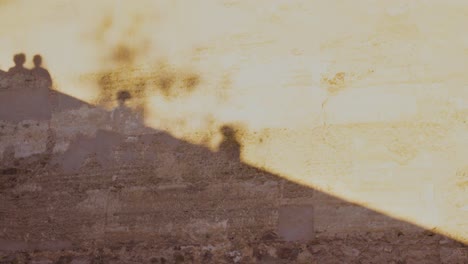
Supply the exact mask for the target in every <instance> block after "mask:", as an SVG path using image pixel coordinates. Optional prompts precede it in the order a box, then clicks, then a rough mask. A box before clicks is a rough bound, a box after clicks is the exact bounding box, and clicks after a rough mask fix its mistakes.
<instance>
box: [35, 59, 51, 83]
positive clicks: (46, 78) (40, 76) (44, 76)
mask: <svg viewBox="0 0 468 264" xmlns="http://www.w3.org/2000/svg"><path fill="white" fill-rule="evenodd" d="M33 62H34V68H32V69H31V75H32V78H33V80H34V82H35V83H34V86H35V87H36V88H37V89H45V90H49V89H51V88H52V78H51V77H50V73H49V71H48V70H46V69H44V68H43V67H42V56H41V55H35V56H34V58H33Z"/></svg>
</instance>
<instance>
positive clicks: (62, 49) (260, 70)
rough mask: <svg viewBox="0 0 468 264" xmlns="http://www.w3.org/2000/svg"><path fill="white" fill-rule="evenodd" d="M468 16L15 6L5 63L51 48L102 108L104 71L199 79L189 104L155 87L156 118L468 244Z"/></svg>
mask: <svg viewBox="0 0 468 264" xmlns="http://www.w3.org/2000/svg"><path fill="white" fill-rule="evenodd" d="M19 14H21V15H19ZM467 14H468V3H467V2H466V1H462V0H460V1H455V0H449V1H438V0H426V1H406V0H399V1H377V0H358V1H340V0H331V1H321V0H317V1H310V0H307V1H306V0H291V1H281V0H276V1H272V0H258V1H249V0H242V1H241V0H226V1H215V0H204V1H181V0H177V1H175V0H174V1H143V0H140V1H137V2H135V1H114V0H112V1H111V0H107V1H91V0H90V1H60V0H55V1H54V0H44V1H20V0H18V1H6V2H5V3H4V4H2V2H0V68H1V69H3V70H6V69H7V68H8V67H10V66H11V65H12V55H13V54H15V53H17V52H25V53H26V54H27V56H28V60H30V59H31V58H32V56H33V55H34V54H35V53H40V54H42V55H43V57H44V60H45V64H46V66H47V68H48V69H49V70H50V72H51V73H52V75H53V78H54V82H55V88H56V89H58V90H60V91H62V92H65V93H67V94H70V95H72V96H75V97H77V98H80V99H83V100H85V101H88V102H90V103H95V102H97V101H98V96H99V95H100V91H99V86H98V84H97V81H96V78H95V76H96V74H97V75H99V74H100V73H105V72H109V71H119V70H120V71H123V75H124V76H126V77H128V78H134V77H138V76H143V75H145V74H144V73H143V72H149V73H151V72H158V68H157V67H159V66H158V65H161V63H166V64H167V65H170V68H171V69H170V70H171V71H173V72H175V74H179V73H185V72H187V73H194V74H197V75H199V76H200V83H199V85H198V86H197V88H196V89H195V90H194V91H192V92H187V93H185V92H180V93H179V94H178V96H172V97H165V96H163V95H162V94H161V93H159V92H157V91H154V90H151V89H150V88H151V87H149V88H148V89H149V90H148V91H147V94H146V95H147V97H146V98H145V99H144V103H145V107H146V119H145V122H146V124H147V125H149V126H152V127H154V128H157V129H164V130H167V131H170V132H171V133H173V134H174V135H176V136H178V137H181V138H185V139H188V140H190V141H192V142H194V143H199V144H201V143H203V144H206V145H207V146H209V147H211V148H213V149H215V148H216V144H217V142H219V135H218V136H212V135H213V133H214V135H216V133H217V129H218V127H219V126H220V125H222V124H224V123H239V124H242V125H243V126H244V129H243V134H242V142H243V144H244V149H243V159H244V160H245V161H246V162H248V163H250V164H253V165H256V166H261V167H264V168H266V169H268V170H270V171H273V172H277V173H280V174H281V175H283V176H284V177H287V178H288V179H290V180H294V181H297V182H301V183H303V184H306V185H308V186H312V187H314V188H318V189H320V190H324V191H326V192H328V193H332V194H334V195H337V196H339V197H341V198H343V199H346V200H350V201H354V202H357V203H359V204H362V205H364V206H367V207H369V208H373V209H376V210H378V211H380V212H383V213H385V214H388V215H391V216H394V217H397V218H400V219H404V220H407V221H410V222H412V223H415V224H418V225H421V226H423V227H426V228H430V229H434V228H435V230H436V231H438V232H441V233H444V234H447V235H449V236H452V237H455V238H457V239H459V240H462V241H468V209H467V208H468V193H467V182H468V178H467V176H466V173H467V171H468V126H467V125H466V124H465V123H466V121H467V119H468V112H467V111H466V109H467V107H468V103H467V100H468V92H467V91H468V90H467V87H466V86H467V84H468V77H467V74H466V71H467V69H468V37H467V35H466V34H465V31H466V29H465V26H466V24H467V22H468V21H467ZM119 46H121V47H126V48H128V49H129V50H130V51H131V56H132V57H131V59H128V60H127V61H125V60H124V61H122V60H120V61H116V60H114V59H113V54H114V52H115V50H116V49H117V48H118V47H119ZM28 63H30V62H28ZM29 66H30V64H29ZM135 69H136V70H135ZM93 76H94V77H93ZM93 78H94V79H93ZM129 85H132V84H131V83H130V84H129ZM129 88H132V87H129ZM211 137H213V138H211Z"/></svg>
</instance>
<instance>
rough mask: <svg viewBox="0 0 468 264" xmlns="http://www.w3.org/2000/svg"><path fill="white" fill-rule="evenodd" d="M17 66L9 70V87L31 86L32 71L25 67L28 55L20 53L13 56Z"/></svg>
mask: <svg viewBox="0 0 468 264" xmlns="http://www.w3.org/2000/svg"><path fill="white" fill-rule="evenodd" d="M13 61H14V63H15V66H13V67H11V68H10V69H9V70H8V73H7V77H8V79H9V85H8V86H9V88H25V87H26V86H29V85H30V83H31V81H32V80H33V79H32V76H31V71H30V70H28V69H26V68H25V67H24V63H25V62H26V55H24V53H19V54H16V55H14V56H13Z"/></svg>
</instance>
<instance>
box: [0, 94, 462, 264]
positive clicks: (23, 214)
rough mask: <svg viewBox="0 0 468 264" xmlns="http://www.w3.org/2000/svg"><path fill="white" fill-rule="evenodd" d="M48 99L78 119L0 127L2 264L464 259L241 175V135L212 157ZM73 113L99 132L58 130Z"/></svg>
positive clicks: (441, 241) (448, 246) (449, 246)
mask: <svg viewBox="0 0 468 264" xmlns="http://www.w3.org/2000/svg"><path fill="white" fill-rule="evenodd" d="M19 93H21V91H20V92H19ZM50 95H51V97H50V98H52V96H54V98H56V99H58V100H59V101H69V102H72V103H73V104H74V105H75V107H72V109H58V108H57V107H54V104H52V103H50V102H49V101H46V103H47V104H49V106H51V108H50V109H51V112H50V116H51V119H49V120H44V121H43V120H40V119H37V120H35V119H34V118H31V119H32V120H33V121H31V120H30V121H19V122H12V121H11V120H7V121H4V125H3V126H2V131H1V132H2V135H4V136H3V137H9V138H10V140H8V141H4V140H2V145H3V146H4V151H3V158H2V166H1V168H2V170H1V177H0V200H1V201H2V203H1V204H0V216H1V218H0V226H1V227H2V228H1V230H0V238H1V239H0V252H1V253H0V254H1V255H0V257H1V258H0V259H1V263H75V264H76V263H464V262H465V263H466V260H467V259H468V256H467V247H466V246H465V245H463V244H461V243H459V242H456V241H453V240H450V239H448V238H445V237H443V236H440V235H437V234H434V233H432V232H430V231H425V230H423V229H421V228H419V227H417V226H414V225H412V224H409V223H406V222H403V221H399V220H396V219H393V218H391V217H388V216H385V215H382V214H379V213H377V212H374V211H372V210H369V209H366V208H364V207H361V206H359V205H356V204H352V203H349V202H346V201H343V200H340V199H338V198H335V197H333V196H330V195H328V194H325V193H323V192H320V191H317V190H314V189H311V188H308V187H305V186H301V185H298V184H296V183H293V182H290V181H288V180H285V179H283V178H282V177H280V176H279V175H275V174H272V173H269V172H267V171H265V170H262V169H259V168H255V167H253V166H250V165H248V164H245V163H244V162H242V161H241V160H240V158H239V156H238V155H239V153H240V147H241V146H240V145H239V144H238V143H236V142H237V141H236V140H237V139H236V135H235V129H232V128H230V129H228V128H225V129H224V130H223V131H224V132H223V133H224V137H225V138H224V140H223V142H222V143H221V146H222V147H220V148H219V151H217V152H214V151H211V150H209V149H207V148H205V147H203V146H198V145H194V144H191V143H188V142H186V141H184V140H180V139H177V138H175V137H173V136H171V135H170V134H168V133H166V132H163V131H157V130H154V129H150V128H147V127H144V126H142V125H140V126H139V127H136V128H135V129H134V130H132V131H131V133H121V132H119V131H120V130H119V129H116V126H115V122H114V121H115V120H113V117H112V115H111V114H110V113H109V112H106V111H104V110H100V109H99V108H96V107H92V106H90V105H88V104H86V103H84V102H80V101H79V100H77V99H73V98H71V97H69V96H66V95H63V94H60V93H57V92H55V91H50ZM30 100H31V101H33V102H34V100H40V99H34V98H33V99H30ZM10 101H13V100H10ZM7 103H8V100H6V101H5V104H7ZM29 105H30V106H31V109H34V107H37V106H36V105H35V104H29ZM55 105H57V104H55ZM7 106H8V105H7ZM77 111H79V112H78V113H79V114H78V116H80V117H81V118H86V117H89V116H91V115H95V116H97V118H96V119H94V120H101V121H100V122H93V123H88V124H87V126H88V127H75V126H74V123H73V122H69V123H68V122H59V121H58V120H57V119H62V120H63V119H65V120H66V119H71V118H74V116H76V115H77V114H76V113H77ZM31 113H34V111H32V112H31ZM2 114H3V115H5V116H10V114H9V113H4V112H3V113H2ZM74 120H77V119H76V118H74ZM127 121H128V120H126V121H125V122H127ZM130 121H132V120H130ZM77 122H79V121H77ZM113 122H114V123H113ZM25 124H33V125H25ZM34 124H35V125H34ZM117 126H120V124H117ZM71 128H73V129H71ZM86 130H88V131H94V132H91V133H86V132H85V131H86ZM12 131H16V133H12ZM25 135H34V136H36V137H37V139H36V140H33V141H26V140H22V139H25V138H27V137H28V136H25ZM59 138H61V140H60V141H61V142H62V143H60V144H65V145H66V146H67V147H66V148H65V149H66V150H65V151H63V150H62V149H63V148H62V147H58V144H57V142H60V141H59V140H57V139H59ZM22 149H29V151H28V153H29V155H25V154H24V153H25V152H26V151H24V150H22ZM18 150H19V151H18ZM17 152H19V153H22V154H20V155H17V154H16V153H17Z"/></svg>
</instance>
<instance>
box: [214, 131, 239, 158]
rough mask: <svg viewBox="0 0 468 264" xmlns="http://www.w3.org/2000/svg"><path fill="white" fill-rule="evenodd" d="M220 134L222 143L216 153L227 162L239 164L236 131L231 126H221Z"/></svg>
mask: <svg viewBox="0 0 468 264" xmlns="http://www.w3.org/2000/svg"><path fill="white" fill-rule="evenodd" d="M220 132H221V133H222V134H223V141H222V142H221V143H220V144H219V147H218V152H220V153H222V154H223V155H224V157H225V158H226V159H227V160H229V161H234V162H236V163H238V162H240V160H241V157H240V156H241V144H240V143H239V140H238V138H237V133H236V130H234V128H232V127H231V126H223V127H221V129H220Z"/></svg>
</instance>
